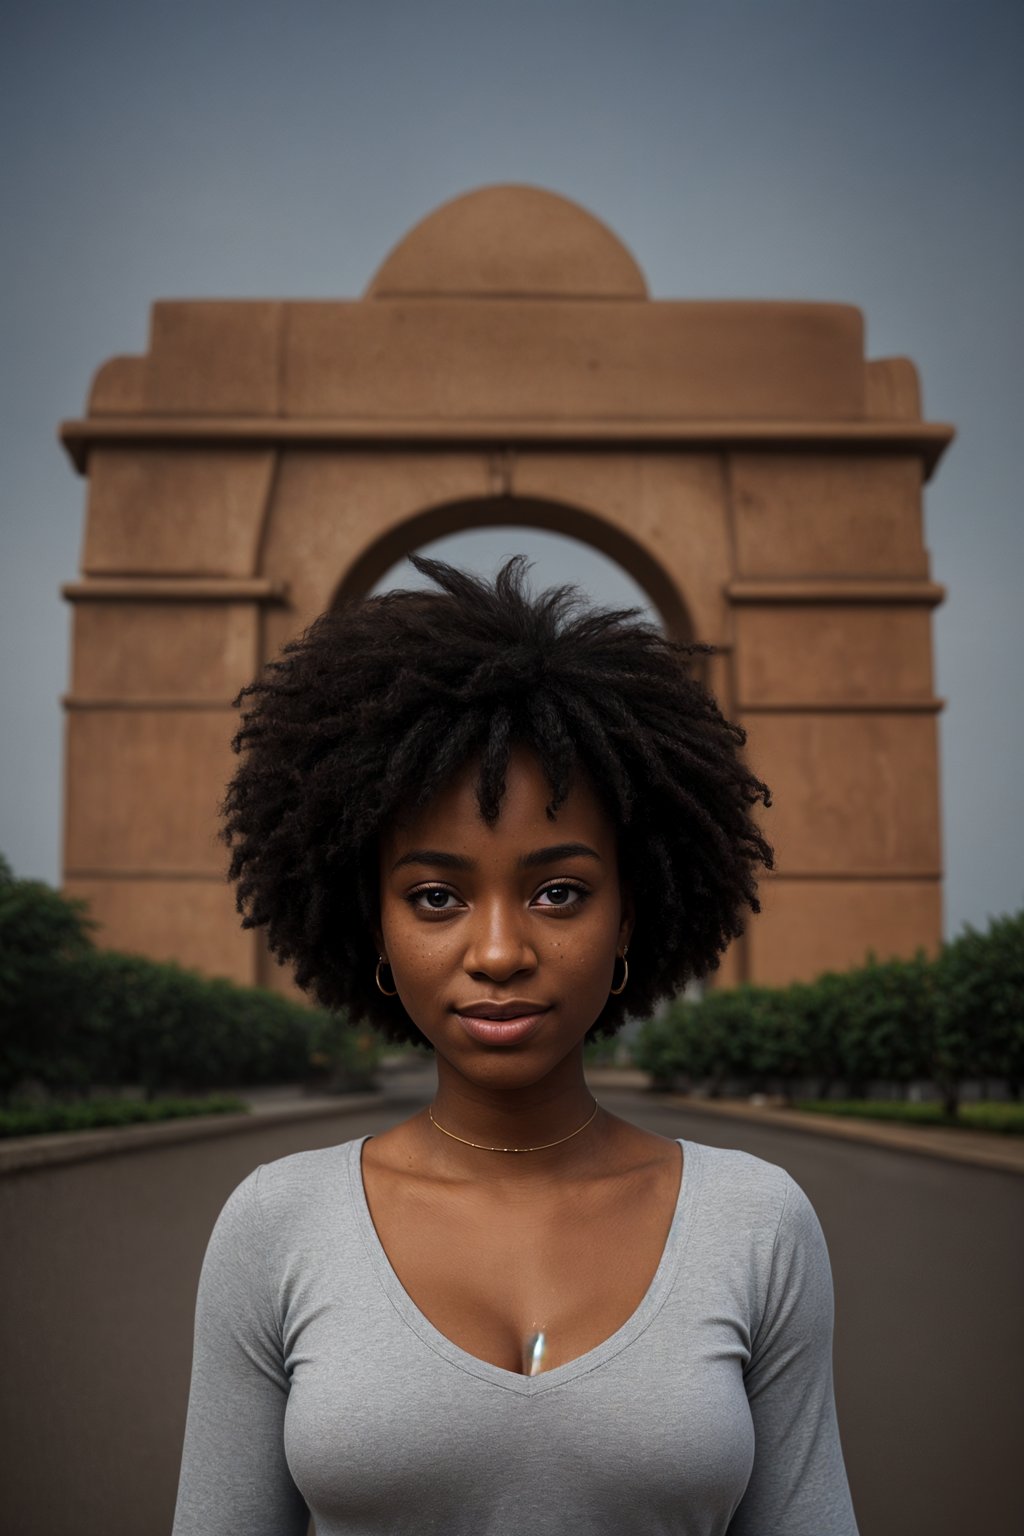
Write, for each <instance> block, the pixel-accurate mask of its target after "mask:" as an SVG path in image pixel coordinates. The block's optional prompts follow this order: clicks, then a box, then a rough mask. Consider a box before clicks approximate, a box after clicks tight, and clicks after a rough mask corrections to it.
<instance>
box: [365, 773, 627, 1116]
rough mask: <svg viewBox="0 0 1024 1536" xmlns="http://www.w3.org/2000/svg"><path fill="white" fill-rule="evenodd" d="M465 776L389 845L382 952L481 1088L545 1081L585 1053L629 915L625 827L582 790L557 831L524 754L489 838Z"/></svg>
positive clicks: (384, 854) (428, 1026) (439, 1043)
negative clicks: (621, 835)
mask: <svg viewBox="0 0 1024 1536" xmlns="http://www.w3.org/2000/svg"><path fill="white" fill-rule="evenodd" d="M476 778H477V766H476V764H475V763H470V764H467V766H466V768H465V769H464V770H463V771H462V773H461V774H460V775H459V777H458V778H457V779H456V780H455V781H454V782H453V783H452V784H451V786H450V787H449V788H448V789H446V790H444V791H443V792H442V793H441V794H439V795H438V796H437V797H436V798H435V799H434V800H433V801H431V802H430V803H429V804H428V805H427V806H425V807H424V808H423V809H421V810H419V811H417V812H415V813H414V814H412V815H411V816H410V817H408V818H405V819H403V820H401V821H399V822H396V823H394V824H393V825H392V826H391V828H390V829H389V830H388V832H387V834H386V835H385V836H384V837H383V838H382V840H381V849H380V889H381V940H382V943H381V948H382V951H383V953H384V954H385V955H386V957H387V959H388V962H389V964H390V966H391V972H392V975H393V976H394V985H395V986H396V987H397V988H398V992H399V996H400V998H401V1000H402V1004H403V1006H404V1007H405V1010H406V1012H407V1013H408V1014H409V1017H410V1018H411V1019H412V1020H413V1022H414V1023H415V1024H416V1026H417V1028H418V1029H419V1030H420V1031H421V1032H422V1033H423V1034H424V1035H425V1036H426V1038H427V1039H428V1040H429V1041H430V1042H431V1044H432V1045H433V1046H434V1047H435V1049H436V1051H437V1053H438V1056H439V1058H440V1059H441V1060H443V1061H445V1062H447V1063H448V1064H449V1065H450V1066H451V1067H453V1068H455V1070H457V1071H459V1072H460V1073H462V1074H464V1075H466V1076H468V1077H469V1078H471V1079H474V1080H478V1081H480V1082H489V1083H493V1084H495V1085H497V1084H499V1083H502V1084H505V1085H507V1086H512V1085H513V1084H514V1083H515V1084H520V1085H523V1086H525V1084H526V1081H527V1080H530V1081H537V1080H538V1079H539V1078H542V1077H543V1076H544V1075H545V1074H546V1072H548V1071H551V1070H552V1069H553V1068H554V1067H555V1066H556V1065H558V1064H559V1063H560V1062H562V1061H563V1060H564V1059H565V1058H566V1057H567V1056H568V1055H570V1054H571V1053H573V1052H574V1051H579V1050H581V1048H582V1043H583V1039H584V1036H585V1035H586V1033H587V1031H588V1029H589V1028H590V1027H591V1025H592V1024H593V1023H594V1020H595V1019H596V1018H597V1016H598V1014H599V1013H600V1012H601V1010H602V1008H603V1007H604V1005H605V1003H606V1001H607V999H608V993H609V990H610V988H611V986H612V984H613V970H614V968H615V956H616V954H617V953H619V954H621V953H622V950H623V948H624V946H625V944H626V943H627V942H628V939H629V934H630V928H631V911H630V906H629V903H628V900H626V899H625V898H624V895H623V891H622V888H621V886H620V881H619V870H618V860H617V856H616V842H615V828H614V826H613V825H612V822H611V820H610V818H609V816H608V814H607V812H606V811H605V809H604V807H603V805H602V804H601V802H600V800H599V799H598V797H597V795H596V794H595V792H594V790H593V789H592V788H591V786H590V785H589V783H587V781H586V780H585V779H582V778H580V779H578V780H577V782H576V783H575V784H574V786H573V788H572V790H571V792H570V794H569V797H568V799H567V800H566V802H565V804H564V805H563V806H562V807H561V808H560V809H559V811H558V813H557V816H556V819H555V820H554V821H551V820H550V819H549V818H548V816H547V815H546V813H545V806H546V805H547V804H548V802H549V801H550V799H551V789H550V786H549V785H548V782H547V779H546V778H545V776H544V772H543V769H542V768H541V766H540V764H539V762H538V760H537V759H536V757H534V755H533V754H532V753H531V752H529V751H527V750H526V749H524V748H517V749H515V750H514V751H513V754H512V757H511V760H510V762H509V768H508V773H507V775H506V785H507V788H506V794H505V798H504V800H503V801H502V807H501V814H500V816H499V818H498V820H497V822H496V823H495V825H494V826H493V827H488V825H487V824H486V822H485V821H484V820H483V818H482V817H481V815H480V811H479V807H478V805H477V802H476V788H475V786H476Z"/></svg>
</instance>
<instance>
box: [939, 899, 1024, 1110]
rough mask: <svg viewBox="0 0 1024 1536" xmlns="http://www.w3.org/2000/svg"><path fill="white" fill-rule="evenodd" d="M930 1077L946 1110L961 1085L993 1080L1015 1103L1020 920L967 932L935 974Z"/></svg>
mask: <svg viewBox="0 0 1024 1536" xmlns="http://www.w3.org/2000/svg"><path fill="white" fill-rule="evenodd" d="M931 1075H932V1077H933V1078H934V1080H935V1081H936V1082H937V1083H938V1084H939V1085H940V1087H941V1089H942V1094H943V1099H944V1101H945V1103H946V1107H947V1109H948V1110H949V1111H950V1112H952V1111H953V1110H955V1108H956V1104H957V1100H958V1096H959V1085H960V1083H961V1082H962V1081H963V1079H964V1078H966V1077H989V1078H999V1079H1002V1080H1003V1081H1005V1082H1006V1083H1007V1085H1008V1086H1009V1089H1010V1092H1011V1093H1012V1094H1013V1096H1014V1098H1019V1097H1020V1090H1021V1082H1022V1080H1024V912H1018V913H1016V914H1014V915H1013V916H1009V917H1001V918H996V919H994V920H993V921H992V922H991V923H990V925H989V928H988V931H987V933H978V932H977V931H976V930H975V929H974V928H971V927H970V926H968V927H966V928H965V929H964V931H963V933H962V934H961V935H960V936H959V938H957V939H954V940H953V942H952V943H951V944H947V945H946V946H945V948H944V950H943V952H942V954H941V956H940V957H939V961H938V964H937V967H936V989H935V1023H934V1033H933V1038H932V1052H931Z"/></svg>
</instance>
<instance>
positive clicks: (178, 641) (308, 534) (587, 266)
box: [62, 187, 951, 986]
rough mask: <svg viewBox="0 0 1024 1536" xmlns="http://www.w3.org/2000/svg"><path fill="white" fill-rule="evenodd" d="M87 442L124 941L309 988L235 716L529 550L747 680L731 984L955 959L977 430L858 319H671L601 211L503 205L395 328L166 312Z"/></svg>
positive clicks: (687, 310) (104, 851) (711, 311)
mask: <svg viewBox="0 0 1024 1536" xmlns="http://www.w3.org/2000/svg"><path fill="white" fill-rule="evenodd" d="M62 435H63V438H64V441H65V443H66V445H67V447H68V450H69V452H70V454H71V456H72V459H73V461H74V462H75V464H76V465H77V467H78V468H79V469H80V470H81V471H82V472H83V473H85V474H86V475H87V477H88V484H89V497H88V512H87V519H86V533H85V539H84V545H83V571H82V578H81V580H79V581H77V582H75V583H73V584H71V585H70V586H69V587H67V588H66V589H65V592H66V595H67V596H68V597H69V598H70V599H71V600H72V601H73V603H74V605H75V625H74V642H73V676H72V686H71V691H70V693H69V696H68V698H67V700H66V704H67V710H68V720H67V815H66V839H65V885H66V888H67V889H68V890H69V891H71V892H73V893H74V894H76V895H81V896H84V897H86V898H88V900H89V901H90V904H91V906H92V909H93V912H94V914H95V916H96V917H97V918H98V919H99V921H100V923H101V924H102V930H101V940H102V942H104V943H106V944H109V945H110V946H112V947H120V948H125V949H131V950H138V951H141V952H143V953H147V954H152V955H156V956H159V957H172V958H176V959H179V960H181V961H182V962H184V963H186V964H192V965H197V966H198V967H199V968H201V969H203V970H206V971H208V972H211V973H217V974H227V975H231V976H234V977H236V978H237V979H239V980H242V981H258V980H264V981H267V982H269V983H270V984H272V985H282V986H286V985H287V982H286V980H285V979H284V978H283V977H280V976H278V975H277V974H276V973H275V972H274V971H273V970H270V971H268V969H267V966H266V960H265V957H264V956H263V955H262V953H261V948H260V944H259V942H258V940H257V938H256V936H254V935H253V934H251V933H244V932H242V930H241V929H240V927H239V924H238V919H237V916H236V914H235V912H234V907H233V902H232V898H231V894H230V892H229V891H228V890H227V888H226V886H225V884H224V881H223V867H224V855H223V850H222V849H221V847H220V845H219V844H218V842H217V838H216V828H217V821H216V808H217V804H218V802H219V800H220V797H221V795H222V793H223V787H224V784H225V782H226V780H227V778H228V776H229V774H230V772H231V768H232V762H233V760H232V758H231V755H230V752H229V748H228V743H229V741H230V737H231V735H232V731H233V715H232V709H231V703H230V701H231V698H232V697H233V695H234V694H235V693H236V691H237V689H238V688H239V687H240V686H241V685H242V684H243V683H244V682H245V681H247V680H248V678H249V677H250V676H251V675H252V674H253V673H254V672H255V671H256V670H257V668H258V667H259V666H260V665H261V664H262V663H263V662H264V661H266V660H267V659H269V658H270V657H271V656H273V655H274V654H276V653H277V651H278V650H279V648H280V646H281V645H282V644H283V643H284V642H285V641H286V640H288V639H289V638H291V637H292V636H293V635H294V634H295V633H297V632H298V631H299V630H301V629H302V628H303V627H304V626H305V625H306V624H307V623H309V622H310V620H311V619H312V618H313V617H314V616H315V615H316V614H317V613H318V612H320V611H322V609H324V608H326V607H328V606H330V604H331V603H332V602H334V601H336V600H337V599H338V597H339V595H345V594H348V593H351V592H361V591H366V590H369V589H370V588H371V587H372V586H373V584H374V581H375V580H377V579H378V577H379V576H380V575H381V574H383V572H384V571H385V570H386V569H388V568H389V567H390V566H391V565H392V564H393V563H394V561H395V560H396V559H397V558H399V557H400V556H401V554H403V553H405V552H407V551H409V550H411V549H415V548H416V547H418V546H420V545H422V544H423V543H425V542H428V541H429V540H431V539H435V538H437V537H439V536H441V535H442V534H444V533H451V532H456V531H458V530H460V529H467V528H472V527H479V526H487V525H491V526H493V525H496V524H501V525H508V524H518V525H521V526H532V527H543V528H548V529H552V530H555V531H558V532H561V533H565V534H569V535H571V536H572V537H575V538H579V539H582V540H583V541H584V542H587V543H589V544H592V545H593V546H594V547H595V548H597V549H600V550H601V551H602V552H603V553H604V554H606V555H608V556H609V557H610V558H612V559H613V560H615V561H617V562H618V563H619V564H620V565H621V566H622V567H623V568H624V569H625V570H627V571H628V572H629V573H630V574H631V575H632V576H633V577H634V579H635V580H637V581H638V582H639V584H640V585H641V586H642V587H643V588H644V590H645V591H646V592H648V593H649V594H650V597H651V601H652V603H653V605H654V606H655V607H656V609H657V610H658V611H659V613H660V614H661V615H662V616H663V619H664V622H665V625H666V627H667V628H668V630H669V631H670V632H671V633H673V634H674V635H676V636H678V637H679V638H686V639H690V638H693V639H696V640H700V641H705V642H709V643H711V644H713V645H714V646H716V647H717V654H716V655H715V657H714V658H713V659H712V662H711V665H710V668H709V682H710V684H711V686H712V687H713V688H714V690H715V691H716V693H717V694H718V696H719V698H720V701H721V703H722V707H723V708H724V710H725V711H726V712H727V713H728V714H730V715H732V716H734V717H737V718H739V719H740V720H741V721H742V723H743V724H744V725H745V726H746V728H747V730H748V732H749V738H750V745H749V751H750V756H751V759H752V761H753V763H754V765H755V767H756V768H757V770H758V772H760V773H761V774H762V776H763V777H764V778H766V779H767V780H768V782H769V783H770V784H771V785H772V788H773V790H774V793H775V809H773V810H772V811H771V812H770V813H769V817H768V822H767V826H768V830H769V834H770V836H771V837H772V839H773V841H774V842H775V844H776V848H777V853H778V863H779V868H778V873H777V875H775V876H774V877H773V878H771V879H770V880H768V881H767V882H766V885H765V891H764V896H765V911H764V913H763V914H762V916H761V917H760V918H758V919H757V920H756V921H755V922H754V923H752V925H751V928H750V931H749V934H748V935H747V936H746V937H745V939H744V940H743V941H741V942H740V943H739V944H738V945H736V946H734V947H733V950H732V951H731V952H730V954H729V956H728V957H727V961H726V964H725V965H724V967H723V970H722V973H721V977H720V979H723V980H736V979H738V978H741V977H749V978H750V979H752V980H760V981H766V982H784V981H787V980H790V979H792V978H795V977H806V976H811V975H814V974H816V973H818V972H819V971H821V970H823V969H826V968H830V967H843V966H847V965H851V964H856V963H859V962H860V961H861V960H862V959H863V958H864V956H865V954H866V953H867V951H868V950H869V949H873V950H874V951H875V952H876V953H878V954H906V953H912V952H913V951H914V950H915V949H916V948H917V947H918V946H920V945H924V946H925V947H926V948H933V947H934V946H935V945H936V943H937V942H938V939H939V936H940V932H941V894H940V892H941V886H940V854H939V830H938V828H939V806H938V789H937V742H936V711H937V709H938V707H939V705H938V703H937V701H936V700H935V699H934V697H933V690H932V664H931V627H930V614H931V609H932V608H933V607H934V605H935V604H936V603H937V602H938V601H940V600H941V596H942V592H941V589H940V588H938V587H936V586H935V585H934V584H933V583H932V582H931V581H930V578H929V565H928V555H927V551H926V550H925V547H924V544H923V540H922V514H921V491H922V486H923V483H924V480H925V478H926V477H927V475H928V474H929V473H930V472H931V471H932V469H933V468H934V466H935V464H936V463H937V461H938V459H939V456H940V454H941V452H942V449H943V448H944V446H945V444H946V443H947V442H948V440H949V438H950V436H951V430H950V429H949V428H948V427H944V426H941V425H936V424H931V423H927V422H924V421H922V419H921V412H920V404H919V400H918V394H917V381H916V374H915V371H914V368H913V365H912V364H911V363H909V362H907V361H906V360H905V359H884V360H881V361H867V360H865V357H864V350H863V323H862V317H861V315H860V313H859V311H857V310H856V309H853V308H851V307H849V306H846V305H833V304H804V303H751V302H743V303H701V302H684V301H666V300H651V299H650V298H649V297H648V295H647V290H646V285H645V283H644V279H643V276H642V274H641V272H640V270H639V268H638V267H637V265H636V263H635V261H634V260H633V258H632V256H631V255H630V253H629V252H628V251H627V250H626V248H625V246H623V245H622V243H621V242H620V241H619V240H618V239H617V237H616V236H615V235H613V234H612V233H611V231H609V230H608V229H607V228H606V227H605V226H604V225H602V224H601V223H600V222H599V221H598V220H597V219H595V218H593V217H592V216H591V215H590V214H589V213H587V212H586V211H585V210H583V209H581V208H579V207H577V206H576V205H574V204H572V203H570V202H568V201H567V200H565V199H563V198H558V197H555V196H554V195H552V194H550V193H546V192H542V191H539V190H537V189H534V188H525V187H491V188H484V189H482V190H481V191H478V192H475V193H470V194H468V195H467V196H465V197H462V198H458V199H456V200H455V201H454V202H452V203H449V204H446V205H445V206H444V207H442V208H440V209H438V210H437V211H436V212H435V213H433V214H431V215H430V216H429V217H428V218H426V219H425V220H423V221H422V223H420V224H419V225H417V226H416V228H414V229H413V230H412V231H411V232H410V234H409V235H407V236H406V237H405V239H404V240H403V241H401V242H400V243H399V245H398V246H397V247H396V248H395V250H394V251H393V252H392V253H391V254H390V256H388V258H387V259H386V260H385V262H384V263H383V265H382V267H381V268H380V270H379V272H378V273H377V275H376V277H375V278H374V279H373V282H372V283H371V285H370V288H369V290H368V292H367V294H366V296H365V297H364V298H363V299H361V300H356V301H347V302H342V301H339V302H324V303H319V302H318V303H310V302H295V303H292V302H267V303H255V302H249V301H244V302H242V301H240V302H227V301H225V302H199V301H189V302H183V303H158V304H156V305H155V306H154V309H153V318H152V332H151V342H150V347H149V351H148V353H147V354H146V356H144V357H137V358H114V359H113V360H111V361H110V362H108V363H107V364H105V365H104V367H103V368H101V369H100V371H99V373H98V374H97V376H96V379H95V381H94V384H93V388H92V392H91V396H90V402H89V410H88V414H87V416H86V417H85V418H84V419H83V420H80V421H75V422H68V423H65V425H64V427H63V429H62ZM536 576H537V580H538V581H539V582H540V583H543V582H544V573H543V571H542V570H541V571H538V572H537V573H536Z"/></svg>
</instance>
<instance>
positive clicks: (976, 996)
mask: <svg viewBox="0 0 1024 1536" xmlns="http://www.w3.org/2000/svg"><path fill="white" fill-rule="evenodd" d="M633 1057H634V1060H635V1061H636V1063H637V1065H638V1066H641V1067H643V1068H645V1069H646V1070H647V1071H649V1072H650V1073H652V1075H653V1076H654V1078H655V1080H656V1081H657V1082H661V1083H671V1082H674V1081H677V1080H678V1079H680V1078H683V1079H687V1080H689V1081H690V1082H694V1083H701V1084H703V1085H705V1086H706V1087H707V1088H708V1090H709V1091H710V1092H711V1093H716V1092H720V1091H721V1088H722V1086H723V1085H724V1083H726V1082H727V1081H737V1080H739V1081H741V1082H743V1083H744V1084H746V1085H747V1086H748V1087H749V1088H750V1089H751V1090H759V1089H760V1090H763V1089H764V1088H766V1087H768V1086H769V1085H772V1086H778V1087H781V1088H782V1090H783V1091H784V1092H790V1091H791V1090H792V1088H793V1087H794V1085H795V1084H797V1083H803V1084H807V1083H808V1082H810V1083H812V1084H813V1085H814V1092H815V1095H816V1096H817V1097H819V1098H827V1097H828V1095H829V1093H830V1092H831V1091H832V1090H833V1089H834V1088H835V1087H836V1086H837V1085H839V1084H842V1085H843V1087H844V1089H845V1092H846V1094H847V1096H849V1097H851V1098H863V1097H864V1093H865V1090H866V1087H867V1085H868V1084H869V1083H870V1082H880V1081H881V1082H887V1083H891V1084H893V1085H895V1086H897V1087H899V1086H904V1087H905V1086H907V1085H909V1084H910V1083H911V1082H913V1081H915V1080H916V1081H922V1080H925V1081H930V1082H933V1083H935V1084H936V1086H937V1088H938V1090H939V1093H940V1095H941V1098H942V1101H943V1105H944V1107H945V1112H946V1113H947V1114H953V1113H955V1111H956V1107H957V1104H958V1102H959V1096H960V1091H961V1086H962V1084H963V1083H964V1082H965V1081H966V1080H968V1079H997V1080H999V1081H1002V1082H1005V1083H1006V1084H1007V1085H1008V1087H1009V1089H1010V1092H1011V1093H1012V1094H1013V1096H1014V1097H1017V1096H1018V1095H1019V1093H1020V1087H1021V1082H1022V1080H1024V912H1021V913H1017V914H1016V915H1014V916H1010V917H1004V918H999V919H997V920H996V921H994V922H992V923H991V924H990V926H989V928H988V931H987V932H985V933H978V932H976V931H975V930H974V929H972V928H967V929H966V930H965V931H964V933H963V934H962V935H961V936H960V937H959V938H958V939H955V940H954V941H953V942H952V943H950V944H947V945H945V946H944V947H943V949H942V951H941V953H940V955H939V956H938V958H937V959H935V960H929V959H927V958H926V957H925V956H924V955H923V954H918V955H917V956H916V957H915V958H914V959H912V960H887V961H876V960H871V961H870V962H869V963H868V964H867V965H865V966H862V967H861V968H860V969H858V970H855V971H849V972H846V973H844V974H836V973H829V974H826V975H824V976H821V977H819V978H818V979H817V980H816V981H813V982H806V983H799V984H797V985H794V986H791V987H785V988H769V987H755V986H743V987H736V988H732V989H729V990H723V991H713V992H710V993H708V995H707V996H706V997H704V998H703V999H702V1000H701V1001H699V1002H692V1001H685V1000H680V1001H677V1002H676V1003H674V1004H673V1005H672V1006H671V1007H670V1008H669V1009H668V1010H666V1012H665V1013H664V1014H663V1015H661V1016H660V1017H659V1018H657V1019H654V1020H651V1021H650V1022H649V1023H647V1024H645V1025H644V1026H643V1028H642V1029H641V1031H640V1033H639V1035H638V1037H637V1039H636V1041H635V1043H634V1047H633Z"/></svg>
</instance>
